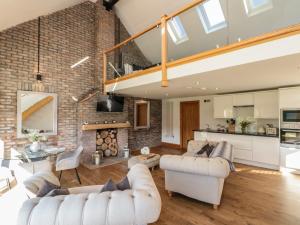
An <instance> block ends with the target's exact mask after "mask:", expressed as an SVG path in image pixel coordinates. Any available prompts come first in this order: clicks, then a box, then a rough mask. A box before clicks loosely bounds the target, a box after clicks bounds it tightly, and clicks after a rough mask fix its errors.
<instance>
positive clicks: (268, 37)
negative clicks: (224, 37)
mask: <svg viewBox="0 0 300 225" xmlns="http://www.w3.org/2000/svg"><path fill="white" fill-rule="evenodd" d="M205 1H206V0H194V1H193V2H192V3H190V4H188V5H186V6H184V7H182V8H181V9H179V10H177V11H176V12H174V13H172V14H170V15H165V16H163V17H162V18H161V20H160V21H158V22H156V23H155V24H153V25H151V26H149V27H148V28H147V29H145V30H144V31H142V32H140V33H137V34H135V35H133V36H132V37H130V38H128V39H127V40H125V41H123V42H121V43H119V44H118V45H116V46H114V47H112V48H111V49H108V50H106V51H105V52H104V57H103V58H104V59H106V54H107V53H110V52H112V51H114V50H115V49H117V48H120V47H122V46H123V45H125V44H127V43H128V42H130V41H132V40H134V39H136V38H138V37H140V36H142V35H143V34H145V33H147V32H149V31H150V30H152V29H154V28H155V27H157V26H161V29H162V31H163V30H164V29H165V34H166V35H162V42H161V44H162V45H161V47H162V52H161V62H162V63H161V66H157V67H152V68H149V69H146V70H143V71H136V72H133V73H132V74H128V75H126V76H124V77H120V78H117V79H113V80H107V79H106V69H107V68H106V63H107V61H106V60H103V62H104V63H105V66H103V68H104V69H103V76H105V77H103V81H104V82H103V83H104V86H105V85H108V84H112V83H115V82H117V81H123V80H127V79H131V78H135V77H138V76H142V75H145V74H148V73H152V72H157V71H159V70H161V71H162V81H161V85H162V87H167V86H168V79H167V68H171V67H175V66H178V65H181V64H185V63H189V62H193V61H196V60H200V59H204V58H208V57H212V56H215V55H221V54H225V53H227V52H231V51H234V50H238V49H242V48H246V47H250V46H253V45H257V44H261V43H264V42H268V41H272V40H276V39H280V38H284V37H286V36H291V35H295V34H299V33H300V24H298V25H294V26H290V27H287V28H284V29H280V30H277V31H273V32H270V33H267V34H264V35H261V36H257V37H254V38H249V39H247V40H243V41H241V42H238V43H233V44H229V45H227V46H224V47H221V48H217V49H212V50H208V51H205V52H201V53H198V54H195V55H192V56H188V57H185V58H182V59H178V60H175V61H172V62H167V54H168V52H167V40H168V39H167V32H166V25H167V21H168V20H170V19H172V18H173V17H176V16H178V15H179V14H182V13H184V12H186V11H187V10H189V9H191V8H193V7H195V6H197V5H199V4H201V3H203V2H205ZM163 33H164V32H162V34H163Z"/></svg>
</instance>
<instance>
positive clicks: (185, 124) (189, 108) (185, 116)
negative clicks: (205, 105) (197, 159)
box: [180, 101, 200, 149]
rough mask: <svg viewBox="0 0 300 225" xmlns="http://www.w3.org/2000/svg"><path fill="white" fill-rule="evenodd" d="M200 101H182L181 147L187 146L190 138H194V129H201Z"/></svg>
mask: <svg viewBox="0 0 300 225" xmlns="http://www.w3.org/2000/svg"><path fill="white" fill-rule="evenodd" d="M199 121H200V114H199V101H191V102H181V103H180V133H181V147H182V148H183V149H186V148H187V143H188V141H189V140H191V139H194V132H193V130H196V129H199V127H200V124H199Z"/></svg>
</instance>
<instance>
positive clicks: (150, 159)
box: [128, 153, 160, 171]
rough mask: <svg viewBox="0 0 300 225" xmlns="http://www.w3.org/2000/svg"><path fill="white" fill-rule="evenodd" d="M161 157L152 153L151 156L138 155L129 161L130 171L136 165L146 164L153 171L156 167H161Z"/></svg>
mask: <svg viewBox="0 0 300 225" xmlns="http://www.w3.org/2000/svg"><path fill="white" fill-rule="evenodd" d="M159 160H160V155H159V154H155V153H150V154H149V155H137V156H133V157H131V158H130V159H129V160H128V169H130V168H131V167H133V166H134V165H135V164H139V163H140V164H144V165H146V166H147V167H148V168H149V169H151V170H152V171H153V170H154V168H155V166H158V165H159Z"/></svg>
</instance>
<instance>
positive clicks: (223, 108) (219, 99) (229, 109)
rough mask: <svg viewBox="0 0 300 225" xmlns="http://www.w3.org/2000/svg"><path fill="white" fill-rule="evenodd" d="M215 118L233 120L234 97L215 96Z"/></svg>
mask: <svg viewBox="0 0 300 225" xmlns="http://www.w3.org/2000/svg"><path fill="white" fill-rule="evenodd" d="M214 118H218V119H220V118H225V119H227V118H233V97H232V95H220V96H214Z"/></svg>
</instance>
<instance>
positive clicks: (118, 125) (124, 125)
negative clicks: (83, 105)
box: [81, 122, 131, 130]
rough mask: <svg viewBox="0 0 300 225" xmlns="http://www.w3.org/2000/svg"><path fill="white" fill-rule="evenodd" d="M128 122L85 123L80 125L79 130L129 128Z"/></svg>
mask: <svg viewBox="0 0 300 225" xmlns="http://www.w3.org/2000/svg"><path fill="white" fill-rule="evenodd" d="M129 127H131V125H130V123H127V122H126V123H108V124H85V125H82V127H81V130H103V129H112V128H129Z"/></svg>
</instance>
